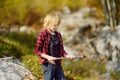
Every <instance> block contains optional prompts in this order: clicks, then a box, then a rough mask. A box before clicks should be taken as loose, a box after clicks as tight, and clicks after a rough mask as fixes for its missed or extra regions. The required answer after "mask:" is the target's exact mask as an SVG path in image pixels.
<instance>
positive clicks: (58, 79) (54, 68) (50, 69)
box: [42, 63, 66, 80]
mask: <svg viewBox="0 0 120 80" xmlns="http://www.w3.org/2000/svg"><path fill="white" fill-rule="evenodd" d="M42 69H43V72H44V80H66V79H65V76H64V73H63V70H62V67H61V64H56V65H54V64H50V63H48V64H47V65H42Z"/></svg>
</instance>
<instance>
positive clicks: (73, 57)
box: [66, 54, 75, 60]
mask: <svg viewBox="0 0 120 80" xmlns="http://www.w3.org/2000/svg"><path fill="white" fill-rule="evenodd" d="M66 58H68V59H71V60H73V59H75V56H74V55H70V54H68V55H66Z"/></svg>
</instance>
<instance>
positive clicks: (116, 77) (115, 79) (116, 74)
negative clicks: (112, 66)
mask: <svg viewBox="0 0 120 80" xmlns="http://www.w3.org/2000/svg"><path fill="white" fill-rule="evenodd" d="M111 75H112V78H113V80H119V79H120V72H112V73H111Z"/></svg>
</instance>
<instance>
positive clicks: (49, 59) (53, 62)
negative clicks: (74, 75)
mask: <svg viewBox="0 0 120 80" xmlns="http://www.w3.org/2000/svg"><path fill="white" fill-rule="evenodd" d="M55 59H56V58H55V57H52V56H49V57H48V58H47V60H48V61H49V62H50V63H51V64H55Z"/></svg>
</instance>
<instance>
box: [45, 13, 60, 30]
mask: <svg viewBox="0 0 120 80" xmlns="http://www.w3.org/2000/svg"><path fill="white" fill-rule="evenodd" d="M59 24H60V17H59V16H58V15H57V14H56V13H49V14H48V15H46V17H45V18H44V23H43V26H44V27H46V28H47V27H49V26H51V25H57V26H59Z"/></svg>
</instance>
